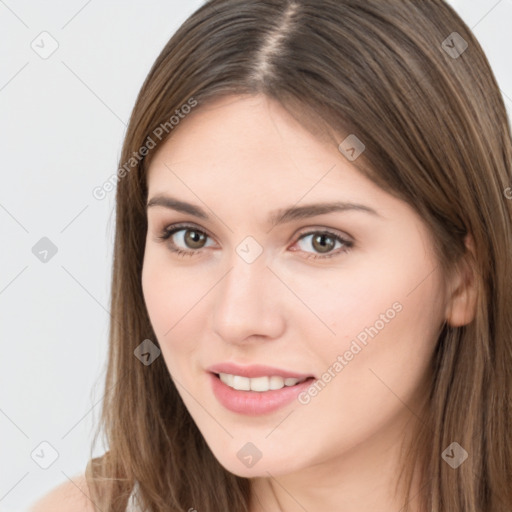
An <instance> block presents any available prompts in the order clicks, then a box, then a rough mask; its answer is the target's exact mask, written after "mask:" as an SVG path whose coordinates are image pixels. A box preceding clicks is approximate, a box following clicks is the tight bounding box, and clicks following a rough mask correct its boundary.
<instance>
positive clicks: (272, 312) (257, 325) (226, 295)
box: [213, 254, 286, 343]
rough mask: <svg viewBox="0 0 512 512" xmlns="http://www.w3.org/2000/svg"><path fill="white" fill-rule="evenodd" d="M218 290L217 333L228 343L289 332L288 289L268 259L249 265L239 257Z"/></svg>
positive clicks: (215, 314) (214, 318)
mask: <svg viewBox="0 0 512 512" xmlns="http://www.w3.org/2000/svg"><path fill="white" fill-rule="evenodd" d="M230 263H231V269H230V270H229V272H228V273H227V274H226V275H225V277H224V278H223V279H222V280H221V282H220V283H219V284H218V285H217V286H216V295H215V305H214V313H213V328H214V331H215V333H216V334H217V335H218V336H219V337H220V338H221V339H223V340H224V341H225V342H228V343H247V342H248V341H251V340H253V341H254V340H260V341H261V340H262V339H266V340H269V339H276V338H278V337H280V336H281V335H282V333H283V331H284V329H285V318H284V315H285V308H284V307H283V306H284V305H283V303H282V302H281V300H282V298H283V299H285V298H286V297H285V294H284V291H285V289H284V286H283V284H282V283H281V282H280V281H279V280H278V279H277V278H276V276H275V275H274V274H273V273H272V272H271V270H270V269H269V268H267V262H266V260H265V258H264V257H260V258H258V259H257V260H256V261H254V262H252V263H247V262H246V261H244V260H243V259H242V258H240V257H239V256H238V255H237V254H234V255H233V258H232V259H231V260H230Z"/></svg>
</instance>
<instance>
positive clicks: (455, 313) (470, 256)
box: [446, 234, 477, 327]
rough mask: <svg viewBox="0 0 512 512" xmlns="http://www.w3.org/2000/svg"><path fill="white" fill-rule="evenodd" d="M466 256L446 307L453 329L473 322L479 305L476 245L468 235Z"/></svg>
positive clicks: (447, 318)
mask: <svg viewBox="0 0 512 512" xmlns="http://www.w3.org/2000/svg"><path fill="white" fill-rule="evenodd" d="M465 245H466V254H465V255H464V256H463V257H462V259H461V261H460V264H459V265H458V267H457V270H456V272H455V275H454V276H453V284H452V286H451V293H450V295H449V297H448V304H447V307H446V321H447V323H448V324H449V325H450V326H452V327H461V326H463V325H467V324H469V323H471V322H472V321H473V319H474V318H475V314H476V304H477V278H476V275H475V272H476V271H475V269H474V266H473V265H472V261H475V244H474V240H473V237H472V236H471V235H470V234H468V235H466V238H465Z"/></svg>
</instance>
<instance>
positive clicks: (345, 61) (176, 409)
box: [86, 0, 512, 512]
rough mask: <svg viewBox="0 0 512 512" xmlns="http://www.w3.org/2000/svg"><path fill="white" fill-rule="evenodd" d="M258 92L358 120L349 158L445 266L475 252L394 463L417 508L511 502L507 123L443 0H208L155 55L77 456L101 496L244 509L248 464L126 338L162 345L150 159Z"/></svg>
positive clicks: (481, 58) (128, 151) (146, 503)
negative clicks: (207, 114)
mask: <svg viewBox="0 0 512 512" xmlns="http://www.w3.org/2000/svg"><path fill="white" fill-rule="evenodd" d="M258 93H261V94H265V95H267V96H269V97H271V98H273V99H275V100H277V101H279V102H280V104H282V105H283V106H284V107H285V108H286V109H287V110H288V111H289V112H290V113H291V114H292V115H294V116H295V117H296V118H297V119H298V120H300V122H301V123H302V124H303V125H304V126H305V127H307V128H308V129H311V131H312V132H313V133H318V134H320V133H327V134H329V136H330V137H332V140H333V142H335V143H336V144H339V143H340V142H341V141H342V140H343V139H344V137H345V136H347V135H349V134H355V135H356V136H357V138H358V139H360V140H361V141H363V142H364V145H365V151H364V152H363V153H362V155H361V156H360V157H359V158H358V159H357V160H356V161H354V162H353V163H354V165H355V166H356V167H357V168H358V169H359V170H360V172H362V173H364V174H365V175H366V176H368V177H370V178H371V179H372V180H373V181H374V182H375V183H377V184H378V185H379V186H381V187H382V188H383V189H385V190H386V191H388V192H389V193H391V194H394V195H395V196H397V197H399V198H400V199H402V200H403V201H405V202H407V203H408V204H410V205H411V206H412V207H413V208H414V209H415V210H416V211H417V212H418V213H419V214H420V215H421V216H422V218H423V219H424V221H425V222H426V224H427V225H428V226H429V228H430V229H431V232H432V234H433V236H434V239H435V242H436V250H437V252H438V255H439V263H440V266H441V268H442V269H443V271H446V272H448V271H450V270H452V269H453V268H454V266H455V265H458V263H459V262H460V261H462V260H463V259H467V261H470V262H471V267H472V268H473V276H474V279H475V282H476V286H477V290H478V300H477V307H476V314H475V317H474V320H473V321H472V322H471V323H469V324H468V325H465V326H462V327H451V326H450V325H444V326H443V327H442V329H441V335H440V336H439V339H438V342H437V345H436V350H435V353H434V358H433V361H432V369H433V371H432V379H431V382H430V383H429V386H430V388H429V396H428V404H427V408H426V413H425V414H424V416H423V418H422V420H423V424H422V426H421V428H420V429H419V431H418V432H417V434H416V435H415V437H414V443H413V444H412V445H411V446H410V450H409V452H408V453H407V460H406V463H405V464H404V468H403V474H404V475H407V479H408V480H407V481H408V485H407V486H406V488H407V489H408V490H409V492H408V493H407V494H410V489H411V479H412V475H413V471H419V472H420V474H421V475H422V481H421V485H422V487H421V491H420V494H419V495H417V496H415V497H414V499H415V503H420V504H421V507H422V510H429V511H434V512H448V511H449V512H463V511H464V512H491V511H492V512H500V511H503V512H505V511H507V512H510V510H512V442H511V435H510V434H511V429H512V403H511V402H512V399H511V386H512V341H511V336H512V334H511V333H512V265H511V260H512V201H511V200H509V199H507V197H506V193H504V191H506V190H507V189H508V190H510V189H509V188H508V187H510V186H511V185H512V142H511V136H510V126H509V122H508V118H507V113H506V109H505V106H504V103H503V99H502V97H501V95H500V91H499V88H498V85H497V83H496V80H495V77H494V75H493V72H492V70H491V68H490V66H489V63H488V61H487V59H486V57H485V55H484V53H483V51H482V48H481V47H480V45H479V43H478V42H477V40H476V39H475V37H474V36H473V34H472V33H471V31H470V29H469V28H468V27H467V26H466V25H465V23H464V22H463V21H462V20H461V19H460V18H459V16H458V15H457V14H456V13H455V11H454V10H453V9H452V8H451V7H450V6H448V5H447V4H446V3H444V1H443V0H428V1H426V0H400V1H397V0H365V1H364V2H362V1H360V0H262V1H253V0H211V1H209V2H207V3H206V4H204V5H203V6H202V7H200V8H199V9H198V10H197V11H196V12H195V13H194V14H193V15H192V16H191V17H190V18H188V19H187V20H186V21H185V23H184V24H183V25H182V26H181V28H180V29H179V30H178V31H177V32H176V33H175V34H174V35H173V37H172V38H171V40H170V41H169V42H168V43H167V45H166V46H165V48H164V49H163V51H162V52H161V54H160V55H159V56H158V58H157V60H156V62H155V63H154V65H153V67H152V69H151V71H150V73H149V75H148V77H147V79H146V81H145V83H144V84H143V87H142V89H141V91H140V93H139V96H138V98H137V101H136V104H135V107H134V109H133V113H132V116H131V119H130V123H129V126H128V129H127V133H126V137H125V141H124V146H123V150H122V155H121V161H120V166H119V172H118V183H117V204H116V234H115V249H114V262H113V276H112V302H111V314H112V321H111V328H110V345H109V356H108V357H109V359H108V368H107V375H106V383H105V399H104V402H103V409H102V416H101V423H100V424H99V425H98V431H97V432H96V437H97V436H98V435H99V433H100V430H102V433H103V436H104V439H105V441H106V446H108V451H107V452H106V453H105V454H104V455H103V456H102V457H97V458H95V459H93V458H92V455H91V460H90V462H89V464H88V467H87V472H86V475H87V479H88V483H89V486H90V488H91V492H92V499H93V501H94V502H95V503H96V505H97V507H98V510H101V511H102V512H120V511H124V509H125V507H126V502H127V498H128V496H129V494H130V492H131V491H132V489H133V486H134V484H135V483H136V482H137V483H138V496H139V497H140V500H141V506H143V508H144V510H151V511H152V512H164V511H188V510H190V509H191V508H195V509H197V510H199V511H200V512H218V511H219V510H222V511H233V512H247V511H248V510H249V500H250V480H248V479H246V478H241V477H238V476H235V475H233V474H231V473H229V472H227V471H226V470H225V469H224V468H223V467H222V466H221V465H220V464H219V462H218V461H217V460H216V458H215V457H214V456H213V454H212V453H211V451H210V449H209V448H208V446H207V445H206V443H205V441H204V439H203V437H202V435H201V433H200V432H199V430H198V428H197V427H196V425H195V423H194V421H193V420H192V418H191V416H190V415H189V413H188V411H187V409H186V407H185V406H184V404H183V402H182V400H181V398H180V396H179V394H178V392H177V389H176V388H175V386H174V384H173V382H172V380H171V379H170V376H169V373H168V370H167V368H166V365H165V362H164V359H163V357H159V358H157V359H156V360H155V361H154V362H153V363H152V364H151V365H144V364H141V361H140V360H139V359H138V358H137V357H135V356H134V350H135V349H136V347H137V346H138V345H140V343H141V342H142V341H143V340H145V339H149V340H152V342H153V343H155V344H156V345H158V341H157V340H156V336H155V334H154V332H153V330H152V327H151V325H150V322H149V319H148V314H147V311H146V307H145V303H144V298H143V293H142V287H141V269H142V263H143V255H144V246H145V237H146V230H147V219H146V201H147V187H146V171H147V168H148V164H149V162H150V160H151V157H152V155H154V153H155V152H156V150H157V148H158V147H159V146H160V145H161V144H162V143H163V142H164V141H165V140H166V138H167V137H169V136H172V132H173V130H176V129H180V123H186V113H187V112H188V111H190V110H191V108H195V109H199V108H201V105H204V104H205V103H206V102H207V101H208V100H209V99H212V98H218V97H220V96H224V95H232V94H258ZM185 105H187V106H188V107H187V108H185V107H184V106H185ZM183 118H185V119H184V120H183ZM143 148H146V149H143ZM468 234H470V235H471V236H472V239H473V240H474V247H475V249H474V258H470V255H469V253H468V251H467V249H466V246H465V243H464V240H465V237H466V235H468ZM96 437H95V441H96ZM453 441H457V442H458V443H459V444H460V445H461V446H462V447H463V448H464V449H465V450H466V451H467V452H468V454H469V457H468V459H467V460H466V461H465V462H464V463H463V464H462V465H460V466H459V467H458V468H457V469H453V468H451V467H450V466H449V465H448V464H447V463H446V462H445V461H444V460H443V458H442V457H441V454H442V452H443V450H445V448H447V447H448V446H449V445H450V444H451V443H452V442H453ZM91 454H92V451H91ZM412 498H413V497H412V496H407V498H406V501H405V502H404V510H406V505H405V503H406V502H408V501H409V499H412Z"/></svg>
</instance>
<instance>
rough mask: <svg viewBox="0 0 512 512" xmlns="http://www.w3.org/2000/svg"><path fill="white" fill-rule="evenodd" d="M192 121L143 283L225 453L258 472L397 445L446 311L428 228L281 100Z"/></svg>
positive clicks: (179, 140) (151, 230)
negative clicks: (288, 110)
mask: <svg viewBox="0 0 512 512" xmlns="http://www.w3.org/2000/svg"><path fill="white" fill-rule="evenodd" d="M181 123H182V125H180V126H178V127H177V128H176V131H175V132H174V133H173V135H172V137H171V138H170V139H169V140H168V141H167V142H166V144H165V145H163V146H162V147H161V148H160V150H159V152H158V154H157V155H155V158H154V160H153V161H152V163H151V166H150V169H149V174H148V190H149V192H148V203H149V206H148V209H147V214H148V233H147V240H146V248H145V257H144V267H143V274H142V285H143V291H144V298H145V302H146V306H147V310H148V313H149V316H150V320H151V323H152V326H153V328H154V331H155V334H156V336H157V338H158V342H159V344H160V347H161V350H162V356H163V357H164V360H165V363H166V365H167V367H168V369H169V372H170V375H171V377H172V379H173V381H174V382H175V384H176V386H177V389H178V391H179V393H180V396H181V397H182V399H183V401H184V403H185V405H186V407H187V409H188V411H189V412H190V414H191V416H192V417H193V419H194V421H195V423H196V424H197V426H198V428H199V429H200V431H201V432H202V434H203V436H204V438H205V440H206V442H207V443H208V445H209V446H210V448H211V450H212V452H213V453H214V455H215V456H216V457H217V459H218V460H219V461H220V463H221V464H222V465H223V466H224V467H225V468H226V469H228V470H229V471H231V472H232V473H235V474H238V475H240V476H247V477H249V476H267V475H268V474H272V475H283V474H285V473H292V472H294V471H299V470H307V469H308V468H311V467H313V466H317V467H318V464H325V467H326V468H327V466H330V467H331V468H332V467H334V466H333V464H334V465H335V464H338V463H342V461H348V460H350V458H351V457H352V456H353V455H354V454H355V453H357V452H358V451H359V452H360V453H361V452H362V451H365V453H367V454H368V455H370V454H371V455H373V456H375V455H376V454H377V453H380V454H384V453H385V452H386V450H387V449H388V448H389V446H390V443H392V439H395V440H396V439H398V438H399V436H400V434H399V432H400V429H401V427H402V426H403V425H404V424H405V422H406V421H407V420H410V421H412V422H413V423H414V422H415V421H418V420H417V418H416V416H415V414H417V413H419V409H418V407H419V405H418V404H419V399H420V397H421V395H422V393H423V392H425V391H426V386H425V380H424V379H425V376H426V375H427V373H428V368H429V361H430V360H431V356H432V352H433V349H434V346H435V342H436V339H437V334H438V331H439V328H440V326H441V324H442V323H443V321H444V319H445V315H446V307H447V300H446V293H445V289H444V284H443V279H442V278H441V274H440V267H438V264H437V261H436V259H435V257H434V253H433V247H432V241H431V239H430V237H429V234H428V231H427V228H426V226H425V224H424V223H423V222H422V220H421V218H419V217H418V215H417V214H416V213H415V212H414V211H413V210H412V208H410V207H409V206H408V205H407V204H405V203H404V202H402V201H400V200H398V199H396V198H394V197H392V196H391V195H389V194H388V193H386V192H384V191H382V190H381V189H379V188H378V187H377V186H376V185H375V184H373V183H372V182H371V181H369V180H368V179H367V178H365V177H363V176H362V175H361V174H360V173H359V172H358V171H357V170H356V169H355V167H354V166H353V165H352V164H351V162H350V161H349V159H348V158H346V157H345V156H344V154H342V153H341V151H340V150H339V149H338V148H337V147H336V146H334V145H333V144H329V143H327V142H322V141H321V140H319V139H317V138H315V137H314V136H313V135H312V134H311V133H310V132H308V131H306V130H305V129H304V128H302V126H301V125H300V124H299V123H298V122H297V121H295V120H294V119H293V118H292V117H291V116H289V115H288V114H287V113H286V111H284V110H283V109H282V107H280V105H279V104H277V103H275V102H273V101H272V100H269V99H268V98H266V97H265V96H253V97H249V98H248V97H230V98H225V99H223V100H218V101H216V102H215V103H212V104H211V105H209V106H208V107H206V106H203V107H198V109H197V110H196V111H193V112H192V113H191V114H190V115H189V116H188V117H187V118H186V119H184V120H183V121H181ZM350 140H351V139H349V141H350ZM339 142H340V143H341V142H342V141H341V140H340V141H339ZM362 142H363V143H364V141H362ZM346 145H347V143H345V145H344V146H343V147H344V149H345V150H348V151H347V153H346V154H348V155H350V157H351V158H354V157H357V151H356V152H355V153H354V152H352V151H350V147H345V146H346ZM349 146H350V144H349ZM356 150H357V148H356ZM333 203H339V204H338V207H337V208H335V207H332V208H331V207H330V206H329V207H326V206H322V205H332V204H333ZM313 205H317V206H315V207H314V208H313ZM355 205H358V206H355ZM271 219H272V220H271ZM277 219H280V222H278V223H277V222H276V221H277ZM177 224H178V225H179V226H177V227H176V226H175V225H177ZM171 231H174V233H171ZM166 233H167V235H168V238H167V240H164V239H162V238H160V237H162V236H164V235H165V234H166ZM177 250H180V251H183V253H184V254H179V253H177V252H175V251H177ZM217 374H222V375H221V376H222V379H223V380H221V379H220V378H219V377H218V376H217ZM233 375H234V376H233ZM293 375H295V377H296V379H298V381H299V382H298V383H297V384H296V385H292V384H294V383H296V382H297V381H296V380H293V377H291V376H293ZM249 377H252V378H249ZM270 377H272V378H270ZM285 377H286V378H292V380H287V381H285V380H284V378H285ZM305 378H308V379H307V380H306V381H305V382H301V381H302V380H303V379H305ZM233 386H234V387H233ZM283 386H284V387H283ZM269 387H270V388H272V389H270V390H268V389H269ZM235 388H238V389H235ZM251 388H253V389H251ZM279 388H281V389H279Z"/></svg>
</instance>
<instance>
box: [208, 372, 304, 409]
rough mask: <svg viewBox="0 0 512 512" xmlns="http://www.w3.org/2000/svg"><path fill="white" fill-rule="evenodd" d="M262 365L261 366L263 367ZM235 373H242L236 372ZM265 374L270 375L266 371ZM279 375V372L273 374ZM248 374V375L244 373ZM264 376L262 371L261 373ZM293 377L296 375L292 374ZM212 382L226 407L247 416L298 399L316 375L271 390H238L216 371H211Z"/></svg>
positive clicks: (216, 393) (218, 398)
mask: <svg viewBox="0 0 512 512" xmlns="http://www.w3.org/2000/svg"><path fill="white" fill-rule="evenodd" d="M261 368H262V367H260V369H261ZM260 369H257V370H256V369H255V367H251V370H253V371H254V372H260ZM237 371H238V370H237ZM221 373H230V372H224V371H223V372H221ZM235 375H240V374H239V373H235ZM265 375H269V374H268V373H266V374H265ZM273 375H277V374H273ZM242 376H244V377H245V376H247V375H242ZM255 376H260V377H261V376H262V375H261V372H260V374H259V375H255ZM291 376H292V377H293V376H294V375H291ZM208 377H209V378H210V383H211V386H212V390H213V394H214V395H215V397H216V398H217V400H218V401H219V402H220V404H221V405H223V406H224V407H225V408H226V409H228V410H229V411H231V412H235V413H238V414H244V415H246V416H259V415H262V414H269V413H272V412H274V411H276V410H278V409H280V408H281V407H284V406H285V405H288V404H289V403H291V402H293V401H294V400H296V399H297V397H298V395H299V394H300V393H302V392H303V391H305V390H306V389H307V388H308V387H309V386H311V384H312V382H313V381H314V377H311V378H308V379H307V380H305V381H304V382H301V383H300V384H296V385H295V386H285V387H284V388H281V389H274V390H270V391H263V392H259V391H238V390H236V389H233V388H231V387H229V386H228V385H227V384H224V382H222V381H221V380H220V378H219V377H218V376H217V375H216V374H215V373H209V374H208ZM306 377H307V376H306Z"/></svg>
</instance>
